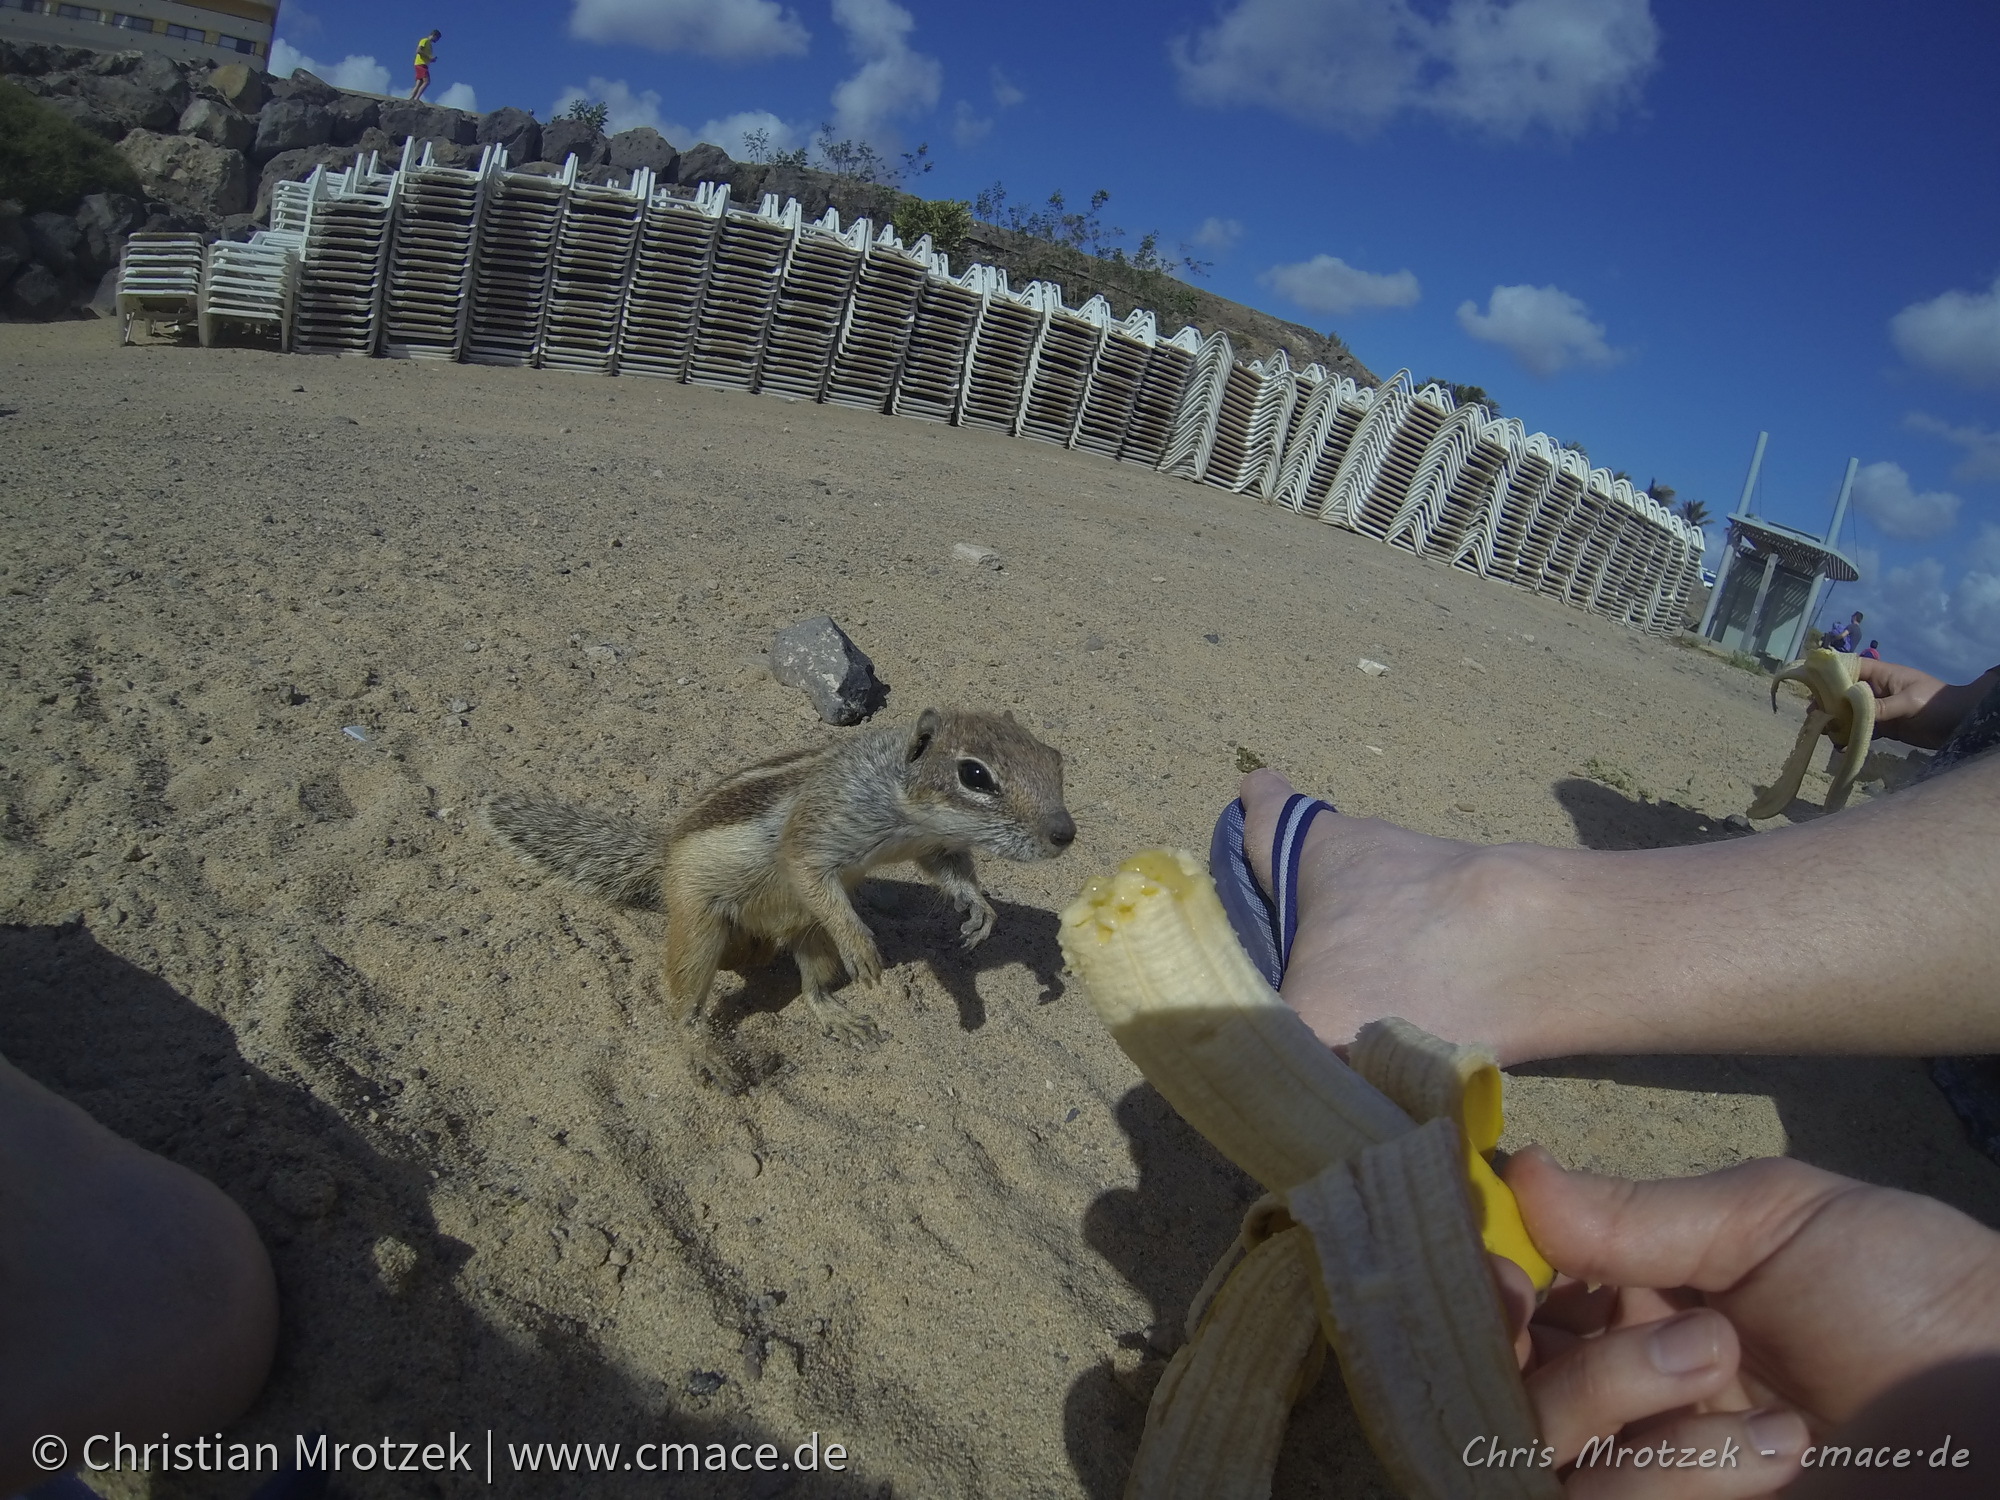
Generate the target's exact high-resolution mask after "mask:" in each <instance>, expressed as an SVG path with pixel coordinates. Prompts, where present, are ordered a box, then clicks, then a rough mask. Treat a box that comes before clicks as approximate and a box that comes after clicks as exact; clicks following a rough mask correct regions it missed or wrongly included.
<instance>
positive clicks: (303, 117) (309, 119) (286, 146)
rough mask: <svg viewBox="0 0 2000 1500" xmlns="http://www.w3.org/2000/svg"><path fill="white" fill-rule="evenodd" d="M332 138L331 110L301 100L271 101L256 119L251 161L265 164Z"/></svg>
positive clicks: (324, 143)
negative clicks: (289, 152) (287, 153)
mask: <svg viewBox="0 0 2000 1500" xmlns="http://www.w3.org/2000/svg"><path fill="white" fill-rule="evenodd" d="M332 139H333V111H332V110H330V109H328V108H327V107H326V106H325V105H324V104H314V103H312V102H310V101H309V100H305V99H273V100H272V101H271V102H270V103H269V104H267V105H265V106H264V109H263V112H262V113H260V114H259V115H258V116H257V139H256V141H255V143H254V144H252V146H251V147H250V156H251V159H252V160H254V161H258V162H267V161H269V160H270V159H271V158H272V157H274V156H279V155H282V154H283V153H284V152H287V151H303V150H305V149H306V148H307V147H309V146H324V145H326V144H327V143H328V142H329V141H331V140H332Z"/></svg>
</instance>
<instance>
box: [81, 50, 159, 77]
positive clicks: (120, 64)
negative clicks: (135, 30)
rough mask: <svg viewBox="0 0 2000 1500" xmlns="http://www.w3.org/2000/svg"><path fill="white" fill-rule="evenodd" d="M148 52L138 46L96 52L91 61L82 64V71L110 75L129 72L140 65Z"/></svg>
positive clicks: (104, 75)
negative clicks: (120, 50)
mask: <svg viewBox="0 0 2000 1500" xmlns="http://www.w3.org/2000/svg"><path fill="white" fill-rule="evenodd" d="M145 56H146V54H145V53H143V52H141V51H139V50H138V49H136V48H130V49H127V50H126V51H123V52H94V53H92V54H91V56H90V59H89V61H87V62H85V63H83V64H81V65H80V67H81V71H83V72H86V73H95V74H98V75H100V76H103V77H110V76H112V75H113V74H117V73H129V72H131V71H132V70H133V69H134V68H136V67H138V66H139V64H140V62H142V61H143V60H144V59H145Z"/></svg>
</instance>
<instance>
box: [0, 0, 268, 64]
mask: <svg viewBox="0 0 2000 1500" xmlns="http://www.w3.org/2000/svg"><path fill="white" fill-rule="evenodd" d="M277 24H278V6H277V0H271V3H270V4H263V3H261V0H205V3H203V4H200V5H182V4H180V3H178V0H110V3H107V4H103V5H72V4H69V3H67V0H0V41H6V42H13V43H15V44H16V45H27V44H40V45H43V46H48V45H54V46H59V47H91V48H94V49H96V50H97V51H100V52H123V51H128V50H132V49H143V50H146V51H152V52H164V53H165V54H166V55H167V56H168V57H171V58H175V59H177V60H179V61H182V62H217V63H225V62H243V63H249V64H250V65H251V66H252V67H256V68H267V67H268V66H269V59H270V56H271V33H272V32H273V31H274V30H275V29H276V27H277Z"/></svg>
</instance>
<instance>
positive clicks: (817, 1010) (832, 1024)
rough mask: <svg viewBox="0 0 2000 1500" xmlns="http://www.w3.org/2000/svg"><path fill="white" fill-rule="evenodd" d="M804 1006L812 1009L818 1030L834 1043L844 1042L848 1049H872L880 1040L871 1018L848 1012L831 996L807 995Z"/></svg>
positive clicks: (879, 1029)
mask: <svg viewBox="0 0 2000 1500" xmlns="http://www.w3.org/2000/svg"><path fill="white" fill-rule="evenodd" d="M806 1004H808V1005H809V1006H811V1007H812V1013H813V1017H814V1019H815V1020H817V1021H818V1022H819V1028H820V1030H821V1031H824V1032H825V1033H826V1034H827V1035H828V1036H830V1037H832V1038H833V1039H834V1040H835V1041H836V1042H845V1043H846V1044H847V1045H848V1046H850V1047H873V1046H876V1045H878V1044H879V1043H880V1042H881V1040H882V1031H881V1028H880V1027H878V1026H877V1025H876V1024H875V1018H874V1017H873V1016H866V1015H862V1014H861V1013H860V1012H859V1011H852V1010H849V1009H848V1008H847V1007H846V1006H845V1005H842V1004H841V1003H840V1002H839V1001H838V1000H836V999H834V998H833V996H831V995H808V996H806Z"/></svg>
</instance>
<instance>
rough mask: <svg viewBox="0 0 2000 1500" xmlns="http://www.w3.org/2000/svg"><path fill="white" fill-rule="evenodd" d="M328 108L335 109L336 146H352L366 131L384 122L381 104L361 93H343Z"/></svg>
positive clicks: (334, 140) (334, 141) (334, 137)
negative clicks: (364, 96)
mask: <svg viewBox="0 0 2000 1500" xmlns="http://www.w3.org/2000/svg"><path fill="white" fill-rule="evenodd" d="M328 108H329V109H331V110H332V111H333V144H334V145H336V146H352V145H353V144H354V143H355V142H356V141H358V140H360V139H361V137H362V135H363V133H364V132H366V131H369V130H373V129H375V128H376V127H377V126H379V125H380V124H381V123H382V106H381V104H380V103H379V102H378V101H376V100H374V99H364V98H363V97H362V96H361V95H359V94H342V95H341V96H340V97H339V98H338V99H336V100H335V101H334V102H333V103H332V104H331V105H329V106H328Z"/></svg>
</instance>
